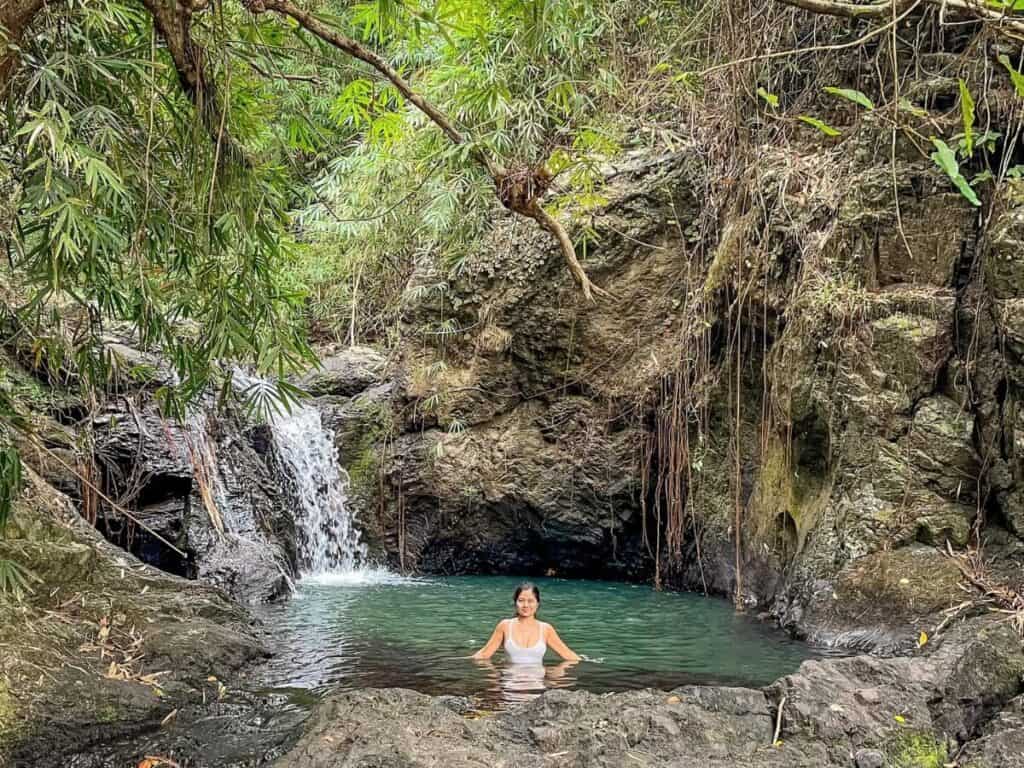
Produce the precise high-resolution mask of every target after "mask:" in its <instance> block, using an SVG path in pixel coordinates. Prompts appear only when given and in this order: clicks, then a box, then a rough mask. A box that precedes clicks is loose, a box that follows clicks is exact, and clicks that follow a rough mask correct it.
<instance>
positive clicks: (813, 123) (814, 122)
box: [797, 115, 841, 136]
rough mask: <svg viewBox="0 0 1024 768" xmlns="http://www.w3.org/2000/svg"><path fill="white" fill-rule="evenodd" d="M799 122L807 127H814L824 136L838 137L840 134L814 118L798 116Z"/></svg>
mask: <svg viewBox="0 0 1024 768" xmlns="http://www.w3.org/2000/svg"><path fill="white" fill-rule="evenodd" d="M797 119H798V120H800V121H801V122H804V123H807V124H808V125H811V126H814V127H815V128H817V129H818V130H819V131H821V132H822V133H824V134H825V135H826V136H839V135H841V132H840V131H838V130H836V129H835V128H833V127H832V126H831V125H829V124H828V123H825V122H823V121H821V120H819V119H818V118H816V117H810V116H808V115H800V116H799V117H798V118H797Z"/></svg>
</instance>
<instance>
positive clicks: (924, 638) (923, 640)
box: [917, 631, 928, 648]
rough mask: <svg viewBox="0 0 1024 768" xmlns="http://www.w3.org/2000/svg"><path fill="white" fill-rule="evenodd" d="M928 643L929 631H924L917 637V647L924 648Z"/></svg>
mask: <svg viewBox="0 0 1024 768" xmlns="http://www.w3.org/2000/svg"><path fill="white" fill-rule="evenodd" d="M927 644H928V633H927V632H924V631H922V632H921V636H920V637H918V638H917V647H918V648H924V647H925V646H926V645H927Z"/></svg>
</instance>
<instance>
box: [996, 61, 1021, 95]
mask: <svg viewBox="0 0 1024 768" xmlns="http://www.w3.org/2000/svg"><path fill="white" fill-rule="evenodd" d="M999 63H1000V64H1002V65H1003V66H1004V67H1006V71H1007V72H1009V73H1010V80H1011V81H1012V82H1013V87H1014V89H1015V90H1016V91H1017V95H1018V96H1020V97H1021V98H1022V99H1024V75H1022V74H1021V73H1020V72H1018V71H1017V69H1016V68H1015V67H1014V66H1013V64H1011V63H1010V57H1009V56H1007V55H1006V54H1005V53H1004V54H1002V55H1000V56H999Z"/></svg>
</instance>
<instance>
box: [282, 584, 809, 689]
mask: <svg viewBox="0 0 1024 768" xmlns="http://www.w3.org/2000/svg"><path fill="white" fill-rule="evenodd" d="M519 581H520V580H519V579H515V578H509V577H500V576H462V577H455V578H422V579H397V578H393V579H386V580H384V583H346V582H345V581H344V580H339V583H334V584H328V583H314V584H310V583H302V584H301V585H300V590H299V593H298V595H297V596H296V597H295V598H294V599H292V600H290V601H287V602H285V603H281V604H277V605H272V606H266V607H265V608H264V609H263V613H264V616H263V618H264V620H265V621H266V622H267V624H268V626H270V627H271V628H272V629H273V634H274V645H275V650H276V651H277V655H276V656H275V658H274V659H273V660H272V661H271V663H270V665H269V666H268V668H267V671H266V676H265V678H264V679H263V681H262V682H263V683H264V684H265V685H267V686H268V687H273V688H279V689H280V688H285V689H293V690H294V692H295V693H297V694H302V693H308V694H312V695H316V696H320V695H323V694H325V693H328V692H331V691H334V690H339V689H346V688H363V687H392V686H394V687H402V688H412V689H414V690H418V691H421V692H424V693H431V694H453V695H460V696H469V697H471V698H473V699H474V700H475V702H476V703H477V704H478V705H479V706H482V707H501V706H503V705H505V704H508V703H510V702H516V701H522V700H524V699H526V698H530V697H532V696H535V695H537V694H538V693H539V692H541V691H543V690H545V689H546V688H554V687H575V688H581V689H584V690H589V691H594V692H604V691H618V690H626V689H632V688H645V687H654V688H662V689H671V688H674V687H676V686H679V685H683V684H687V683H717V684H727V685H749V686H759V685H765V684H767V683H769V682H771V681H772V680H774V679H776V678H777V677H779V676H781V675H784V674H787V673H789V672H792V671H794V670H795V669H796V668H797V666H799V664H800V662H801V661H803V660H804V659H806V658H809V657H811V656H812V655H814V651H813V649H811V648H810V647H808V646H807V645H804V644H802V643H798V642H795V641H793V640H791V639H789V638H788V637H787V636H786V635H785V634H784V633H782V632H779V631H777V630H774V629H772V628H771V627H768V626H766V625H764V624H762V623H760V622H757V621H754V620H753V619H751V618H749V617H746V616H743V615H740V614H737V613H736V612H735V611H734V610H733V608H732V605H731V604H730V603H728V602H726V601H724V600H719V599H715V598H705V597H702V596H700V595H693V594H685V593H676V592H656V591H654V590H653V589H651V588H650V587H647V586H642V585H632V584H621V583H615V582H602V581H575V580H562V579H534V582H535V583H536V584H537V585H538V586H539V587H540V590H541V599H542V602H541V609H540V611H539V613H538V617H539V618H540V619H541V620H543V621H547V622H549V623H551V624H553V625H554V626H555V628H556V629H557V630H558V633H559V635H561V637H562V639H563V640H564V641H565V642H566V643H567V644H568V645H569V647H570V648H572V649H573V650H575V651H576V652H577V653H578V654H580V655H582V656H584V658H585V660H584V661H582V662H580V663H578V664H574V665H569V664H560V663H559V659H558V657H557V656H556V655H555V654H554V653H553V652H552V651H550V650H549V651H548V655H547V658H546V660H545V661H546V663H545V667H544V668H543V669H536V668H530V667H525V668H522V667H515V666H512V665H509V664H506V663H505V661H504V653H503V652H502V651H498V653H496V654H495V655H494V657H493V659H491V660H490V661H489V662H475V661H473V660H471V659H469V658H466V657H467V656H469V655H471V654H472V653H473V652H474V651H476V650H477V649H478V648H480V647H481V646H482V645H483V644H484V643H485V642H486V641H487V638H488V637H489V636H490V633H491V631H492V630H493V629H494V625H495V624H496V623H497V621H498V620H499V619H502V618H506V617H509V616H511V615H512V593H513V590H514V589H515V586H516V584H518V583H519Z"/></svg>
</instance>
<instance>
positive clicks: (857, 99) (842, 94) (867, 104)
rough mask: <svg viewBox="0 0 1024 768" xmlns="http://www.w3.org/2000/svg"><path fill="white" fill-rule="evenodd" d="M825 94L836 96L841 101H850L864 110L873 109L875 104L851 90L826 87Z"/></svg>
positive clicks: (858, 92) (861, 94)
mask: <svg viewBox="0 0 1024 768" xmlns="http://www.w3.org/2000/svg"><path fill="white" fill-rule="evenodd" d="M825 93H831V94H832V95H833V96H838V97H839V98H841V99H846V100H847V101H852V102H853V103H854V104H859V105H860V106H862V107H864V109H874V108H875V103H874V102H873V101H871V99H869V98H868V97H867V96H865V95H864V94H863V93H861V92H860V91H855V90H853V89H852V88H833V87H832V86H828V87H826V88H825Z"/></svg>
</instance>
